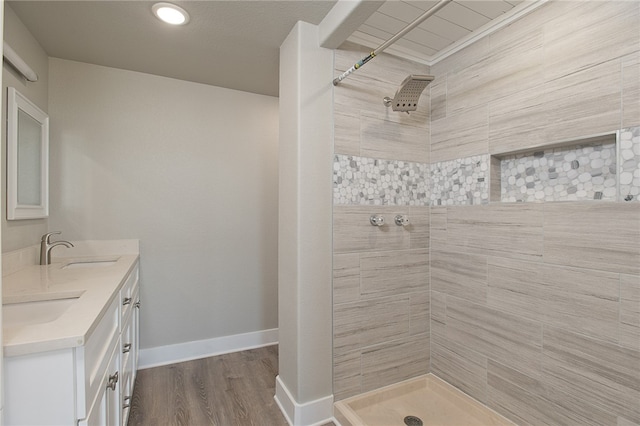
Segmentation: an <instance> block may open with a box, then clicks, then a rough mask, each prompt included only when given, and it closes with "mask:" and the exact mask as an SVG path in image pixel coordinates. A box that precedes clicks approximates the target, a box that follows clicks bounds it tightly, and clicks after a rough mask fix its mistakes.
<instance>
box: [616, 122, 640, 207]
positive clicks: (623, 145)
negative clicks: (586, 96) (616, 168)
mask: <svg viewBox="0 0 640 426" xmlns="http://www.w3.org/2000/svg"><path fill="white" fill-rule="evenodd" d="M619 152H620V174H619V178H620V201H640V127H631V128H628V129H622V130H621V131H620V149H619Z"/></svg>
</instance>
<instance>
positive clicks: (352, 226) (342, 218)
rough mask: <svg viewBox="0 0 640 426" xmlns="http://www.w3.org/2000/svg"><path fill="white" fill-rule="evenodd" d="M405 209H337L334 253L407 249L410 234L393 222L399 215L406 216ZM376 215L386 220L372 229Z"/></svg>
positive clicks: (383, 207) (352, 207) (334, 218)
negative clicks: (371, 221) (371, 220)
mask: <svg viewBox="0 0 640 426" xmlns="http://www.w3.org/2000/svg"><path fill="white" fill-rule="evenodd" d="M407 211H408V210H407V209H403V208H402V207H397V206H395V207H386V206H334V207H333V252H334V253H346V252H363V251H376V250H399V249H408V248H409V245H410V236H409V231H408V230H405V229H404V228H403V227H401V226H396V225H395V223H393V217H394V216H395V215H396V214H407ZM373 214H380V215H383V216H384V217H385V220H386V223H385V225H384V226H380V227H378V226H372V225H371V223H370V222H369V218H370V217H371V215H373Z"/></svg>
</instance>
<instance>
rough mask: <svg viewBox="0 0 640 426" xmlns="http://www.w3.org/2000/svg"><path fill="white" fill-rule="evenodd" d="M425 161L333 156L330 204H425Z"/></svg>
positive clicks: (427, 197) (426, 201)
mask: <svg viewBox="0 0 640 426" xmlns="http://www.w3.org/2000/svg"><path fill="white" fill-rule="evenodd" d="M428 172H429V164H425V163H412V162H408V161H399V160H379V159H374V158H368V157H356V156H350V155H341V154H338V155H335V156H334V162H333V203H334V204H335V205H345V204H371V205H405V206H406V205H410V206H425V205H428V203H429V182H428Z"/></svg>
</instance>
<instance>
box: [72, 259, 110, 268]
mask: <svg viewBox="0 0 640 426" xmlns="http://www.w3.org/2000/svg"><path fill="white" fill-rule="evenodd" d="M117 261H118V260H113V259H111V260H75V261H73V262H69V263H67V264H66V265H64V266H63V267H62V269H84V268H106V267H108V266H111V265H114V264H115V263H116V262H117Z"/></svg>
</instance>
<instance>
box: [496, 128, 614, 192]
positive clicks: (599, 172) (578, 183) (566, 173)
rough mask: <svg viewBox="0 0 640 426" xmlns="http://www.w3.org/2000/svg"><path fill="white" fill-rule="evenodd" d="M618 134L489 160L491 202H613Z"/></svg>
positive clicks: (497, 156) (499, 156) (509, 154)
mask: <svg viewBox="0 0 640 426" xmlns="http://www.w3.org/2000/svg"><path fill="white" fill-rule="evenodd" d="M617 158H618V155H617V147H616V134H614V133H612V134H609V135H604V136H598V137H593V138H587V139H581V140H576V141H570V142H566V143H562V144H556V145H552V146H547V147H540V148H538V149H536V150H528V151H525V152H511V153H505V154H499V155H494V156H492V157H491V169H492V170H491V174H492V180H491V201H502V202H541V201H584V200H605V201H616V200H617V198H618V176H617V174H618V162H617Z"/></svg>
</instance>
